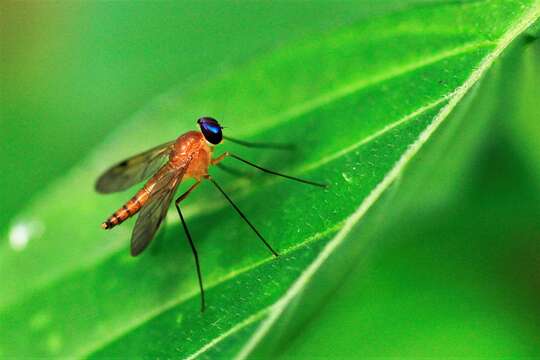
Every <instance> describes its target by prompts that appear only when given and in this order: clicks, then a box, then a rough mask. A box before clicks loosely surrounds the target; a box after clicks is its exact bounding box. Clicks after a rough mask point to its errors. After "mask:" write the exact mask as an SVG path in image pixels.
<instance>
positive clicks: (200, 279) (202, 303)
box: [174, 181, 205, 312]
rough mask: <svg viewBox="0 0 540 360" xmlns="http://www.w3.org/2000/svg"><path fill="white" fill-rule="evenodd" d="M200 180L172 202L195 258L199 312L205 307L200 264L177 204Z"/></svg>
mask: <svg viewBox="0 0 540 360" xmlns="http://www.w3.org/2000/svg"><path fill="white" fill-rule="evenodd" d="M200 183H201V182H200V181H197V182H196V183H195V184H193V185H191V187H190V188H189V189H188V190H187V191H186V192H185V193H183V194H182V195H180V197H178V199H176V201H175V202H174V205H175V206H176V210H178V215H179V216H180V220H181V221H182V226H183V227H184V232H185V233H186V238H187V240H188V243H189V246H191V251H192V252H193V258H194V259H195V267H196V268H197V278H198V279H199V289H200V291H201V312H203V311H204V308H205V301H204V287H203V281H202V275H201V266H200V265H199V255H198V254H197V249H196V248H195V244H194V243H193V239H192V238H191V234H190V233H189V229H188V227H187V224H186V221H185V220H184V216H183V215H182V211H180V206H179V205H178V204H179V203H180V202H181V201H182V200H184V199H185V198H187V197H188V195H189V194H190V193H191V192H192V191H193V190H195V188H197V186H199V184H200Z"/></svg>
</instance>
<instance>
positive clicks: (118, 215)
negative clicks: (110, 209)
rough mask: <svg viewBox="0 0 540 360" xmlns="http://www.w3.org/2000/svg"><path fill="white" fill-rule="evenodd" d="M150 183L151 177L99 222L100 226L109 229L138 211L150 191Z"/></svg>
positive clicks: (146, 199) (151, 181)
mask: <svg viewBox="0 0 540 360" xmlns="http://www.w3.org/2000/svg"><path fill="white" fill-rule="evenodd" d="M150 183H152V184H150ZM152 185H154V184H153V179H150V181H149V182H148V183H147V184H146V185H144V187H143V188H142V189H141V190H139V191H138V192H137V193H136V194H135V196H133V197H132V198H131V199H130V200H129V201H128V202H127V203H125V204H124V205H123V206H122V207H121V208H120V209H118V210H116V212H115V213H114V214H112V215H111V216H110V217H109V218H108V219H107V220H106V221H105V222H104V223H103V224H101V227H102V228H104V229H111V228H113V227H115V226H116V225H118V224H121V223H123V222H124V221H126V220H127V219H129V218H130V217H131V216H133V215H135V214H136V213H138V212H139V210H140V209H141V207H142V206H143V205H144V204H145V203H146V202H147V201H148V196H149V195H150V191H149V190H148V189H149V188H151V187H152Z"/></svg>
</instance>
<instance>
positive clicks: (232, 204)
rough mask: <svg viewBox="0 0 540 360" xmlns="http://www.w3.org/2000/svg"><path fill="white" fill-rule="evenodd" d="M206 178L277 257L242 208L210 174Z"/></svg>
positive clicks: (275, 253) (276, 255)
mask: <svg viewBox="0 0 540 360" xmlns="http://www.w3.org/2000/svg"><path fill="white" fill-rule="evenodd" d="M207 178H208V180H210V181H211V182H212V183H213V184H214V185H215V186H216V188H217V189H218V190H219V191H220V192H221V193H222V194H223V196H224V197H225V199H227V201H228V202H229V204H231V206H232V207H233V208H234V210H236V212H237V213H238V215H240V217H241V218H242V219H244V221H245V222H246V223H247V224H248V225H249V227H250V228H251V229H252V230H253V231H254V232H255V234H257V236H258V237H259V239H261V241H262V242H263V243H264V245H266V247H267V248H268V250H270V251H271V252H272V254H273V255H274V256H275V257H278V253H277V252H276V251H275V250H274V249H273V248H272V246H270V244H269V243H268V242H267V241H266V240H265V239H264V238H263V236H262V235H261V233H260V232H259V231H258V230H257V229H256V228H255V226H253V224H252V223H251V222H250V221H249V220H248V219H247V217H246V215H244V213H243V212H242V210H240V209H239V208H238V206H236V204H235V203H234V202H233V201H232V199H231V198H230V197H229V195H227V194H226V193H225V191H224V190H223V189H222V188H221V186H219V185H218V183H217V182H216V181H215V180H214V179H213V178H212V177H210V176H208V177H207Z"/></svg>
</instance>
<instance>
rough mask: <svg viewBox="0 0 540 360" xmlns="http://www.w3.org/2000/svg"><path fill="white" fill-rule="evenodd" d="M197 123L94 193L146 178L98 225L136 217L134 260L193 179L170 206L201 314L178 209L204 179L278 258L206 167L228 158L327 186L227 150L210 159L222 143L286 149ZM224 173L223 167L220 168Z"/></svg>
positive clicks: (110, 175)
mask: <svg viewBox="0 0 540 360" xmlns="http://www.w3.org/2000/svg"><path fill="white" fill-rule="evenodd" d="M197 123H198V125H199V128H200V131H189V132H187V133H185V134H183V135H181V136H180V137H178V138H177V139H176V140H174V141H170V142H167V143H165V144H162V145H159V146H156V147H154V148H152V149H150V150H147V151H145V152H143V153H141V154H138V155H135V156H133V157H131V158H129V159H126V160H124V161H122V162H120V163H118V164H117V165H115V166H113V167H111V168H110V169H109V170H107V171H106V172H105V173H104V174H103V175H101V176H100V177H99V178H98V180H97V182H96V190H97V191H98V192H99V193H105V194H106V193H113V192H117V191H123V190H126V189H128V188H129V187H131V186H133V185H135V184H137V183H139V182H141V181H143V180H146V179H148V178H149V180H148V181H147V182H146V183H145V184H144V186H143V187H142V188H141V189H140V190H139V191H138V192H137V193H136V194H135V195H134V196H133V197H132V198H131V199H130V200H129V201H128V202H126V203H125V204H124V205H122V207H121V208H120V209H118V210H117V211H116V212H115V213H114V214H112V215H111V216H110V217H109V218H108V219H107V220H105V222H103V223H102V224H101V227H102V228H103V229H106V230H109V229H112V228H113V227H115V226H117V225H119V224H121V223H122V222H124V221H125V220H127V219H128V218H130V217H132V216H134V215H135V214H137V213H139V217H138V218H137V221H136V223H135V228H134V229H133V234H132V237H131V255H132V256H137V255H139V254H140V253H141V252H142V251H143V250H144V249H146V247H147V246H148V244H149V243H150V241H152V239H153V238H154V236H155V234H156V232H157V230H158V229H159V226H160V225H161V223H162V221H163V219H164V218H165V216H166V215H167V210H168V209H169V205H170V203H171V202H172V200H173V197H174V194H175V192H176V189H177V187H178V185H179V184H180V183H181V182H182V181H183V180H186V179H194V180H195V183H194V184H193V185H191V187H190V188H189V189H188V190H187V191H186V192H185V193H183V194H182V195H180V196H179V197H178V198H177V199H176V200H175V201H174V204H175V206H176V210H177V211H178V216H179V217H180V220H181V221H182V226H183V228H184V232H185V234H186V238H187V241H188V243H189V245H190V247H191V250H192V252H193V257H194V260H195V267H196V269H197V278H198V281H199V289H200V293H201V311H204V308H205V299H204V287H203V280H202V275H201V268H200V264H199V256H198V254H197V249H196V247H195V244H194V243H193V239H192V238H191V234H190V232H189V229H188V227H187V224H186V221H185V220H184V216H183V215H182V211H181V210H180V203H181V202H182V201H183V200H185V199H186V198H187V197H188V196H189V194H191V192H192V191H193V190H195V189H196V188H197V187H198V186H199V185H200V184H201V182H202V181H203V180H209V181H210V182H211V183H212V184H214V186H215V187H216V188H217V190H219V192H220V193H221V194H222V195H223V196H224V197H225V199H226V200H227V201H228V202H229V204H230V205H231V206H232V207H233V208H234V209H235V210H236V212H237V213H238V215H240V217H241V218H242V219H243V220H244V221H245V222H246V224H247V225H248V226H249V227H250V228H251V229H252V230H253V231H254V232H255V234H256V235H257V237H258V238H259V239H260V240H261V241H262V242H263V243H264V245H265V246H266V247H267V248H268V250H269V251H270V252H271V253H272V254H273V255H274V256H275V257H277V256H278V253H277V252H276V251H275V250H274V249H273V248H272V246H271V245H270V244H269V243H268V242H267V241H266V239H265V238H264V237H263V236H262V235H261V233H260V232H259V231H258V230H257V229H256V228H255V226H254V225H253V224H252V223H251V222H250V221H249V220H248V219H247V217H246V216H245V215H244V213H243V212H242V211H241V210H240V209H239V208H238V206H236V204H235V203H234V202H233V200H232V199H231V198H230V197H229V196H228V195H227V194H226V193H225V191H224V190H223V188H222V187H221V186H220V185H219V184H218V183H217V182H216V180H215V179H214V178H213V177H211V176H210V175H209V174H208V168H209V167H210V166H211V165H217V166H221V164H220V163H221V162H222V161H223V160H224V159H226V158H233V159H236V160H238V161H241V162H243V163H244V164H247V165H250V166H252V167H254V168H256V169H258V170H260V171H263V172H265V173H268V174H272V175H277V176H281V177H284V178H287V179H290V180H295V181H298V182H301V183H304V184H309V185H314V186H318V187H323V188H324V187H326V185H325V184H320V183H317V182H313V181H310V180H305V179H300V178H297V177H294V176H289V175H285V174H281V173H278V172H275V171H272V170H268V169H265V168H263V167H261V166H259V165H256V164H254V163H252V162H250V161H248V160H245V159H243V158H241V157H239V156H237V155H235V154H233V153H231V152H228V151H227V152H224V153H223V154H221V155H219V156H217V157H214V158H213V157H212V153H213V150H214V146H215V145H218V144H220V143H222V142H223V139H226V140H229V141H231V142H235V143H238V144H240V145H243V146H247V147H259V148H278V149H287V148H288V146H286V145H278V144H266V143H252V142H247V141H242V140H237V139H233V138H230V137H227V136H223V133H222V129H223V127H221V126H220V125H219V123H218V121H217V120H216V119H214V118H211V117H202V118H200V119H199V120H197ZM224 169H226V168H225V167H224Z"/></svg>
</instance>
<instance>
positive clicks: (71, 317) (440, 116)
mask: <svg viewBox="0 0 540 360" xmlns="http://www.w3.org/2000/svg"><path fill="white" fill-rule="evenodd" d="M538 16H539V9H538V5H537V2H536V1H532V0H531V1H525V0H524V1H491V2H490V1H480V2H474V3H463V4H462V3H449V4H437V5H431V6H424V7H411V8H408V9H406V10H403V11H401V12H398V13H394V14H386V15H380V16H378V17H374V18H372V19H370V20H366V21H363V22H361V23H358V24H357V25H355V26H353V27H349V28H347V29H344V30H338V31H336V32H334V33H330V34H328V35H326V36H325V37H322V38H318V39H312V40H311V41H308V42H305V43H302V44H293V45H290V46H288V47H284V48H282V49H280V50H278V51H276V52H274V53H273V54H271V55H270V56H267V57H265V58H261V59H258V60H255V61H253V62H251V63H249V64H247V65H246V66H243V67H240V68H238V69H237V70H235V71H230V72H228V73H224V74H222V75H221V76H219V77H217V78H216V79H214V80H212V81H209V82H207V83H204V84H200V85H199V86H197V87H193V88H192V89H191V90H189V91H184V92H183V93H182V94H168V95H166V96H163V97H161V98H158V99H157V100H156V101H155V102H154V103H153V104H152V105H151V106H149V107H148V108H146V109H145V110H144V111H142V112H141V113H140V114H139V115H138V116H137V117H136V118H134V119H133V120H132V121H130V122H129V123H128V124H127V125H126V126H123V127H122V128H121V129H119V131H118V132H115V133H114V134H112V135H111V136H110V137H109V138H108V139H106V141H105V142H104V144H103V145H102V146H101V147H100V148H99V149H97V150H96V151H95V153H94V154H93V155H92V156H91V157H90V158H89V159H88V160H86V161H84V162H83V163H81V164H80V166H79V167H77V168H75V169H74V170H72V171H71V172H70V173H68V174H66V175H65V176H64V177H63V178H62V179H61V180H59V181H58V182H56V183H55V184H54V185H52V186H50V187H48V188H47V189H45V190H44V192H43V194H42V196H40V197H38V198H37V199H36V200H35V201H34V202H33V203H32V204H30V205H29V206H28V208H27V210H25V211H24V212H23V213H22V214H21V215H20V217H19V226H18V227H17V228H16V229H18V231H22V232H24V231H26V232H30V234H26V235H29V236H30V239H29V242H28V243H27V244H22V245H20V244H19V245H18V246H15V247H14V248H12V247H10V246H9V245H8V244H7V242H4V243H3V245H2V248H0V272H1V273H2V274H3V281H2V283H1V284H0V293H1V294H2V296H1V298H0V318H2V322H1V323H0V332H1V333H3V334H6V333H7V334H9V336H8V337H3V338H2V339H1V340H0V355H2V356H9V355H19V356H52V355H56V356H61V355H63V356H67V355H71V356H95V357H111V356H122V357H134V356H143V357H152V358H155V357H187V356H193V355H202V354H206V355H210V354H213V355H214V356H218V355H223V356H233V355H234V354H240V356H241V357H242V356H246V355H249V354H251V351H252V350H253V349H256V348H257V347H258V346H259V345H260V344H261V340H264V341H265V342H266V341H271V339H272V333H271V332H269V330H270V329H272V328H273V326H274V325H275V324H277V323H280V324H281V326H284V327H286V326H287V325H288V324H287V322H283V321H282V320H283V318H282V315H283V314H285V313H287V314H290V313H291V312H294V311H295V309H296V308H295V307H294V306H293V305H294V302H295V300H296V299H297V298H298V296H299V295H300V294H301V293H302V291H303V289H304V287H305V286H306V285H310V286H315V287H318V288H319V289H320V290H321V292H322V293H324V292H326V291H328V289H330V288H332V287H334V286H335V283H333V281H332V280H328V281H324V282H323V281H318V282H317V283H315V282H314V280H315V277H314V275H315V274H316V273H317V271H318V269H319V268H320V267H321V265H323V264H324V263H325V261H327V260H329V259H332V257H333V256H334V253H335V251H336V250H337V249H340V251H341V252H342V253H343V252H344V251H345V252H346V251H347V250H348V248H349V247H350V246H351V243H353V240H354V237H352V236H351V235H352V234H354V231H353V229H355V228H356V227H357V226H358V223H359V221H360V220H362V219H363V217H364V215H365V214H368V213H369V211H370V208H371V207H372V206H373V205H376V204H377V203H378V200H379V199H380V198H381V196H383V195H384V194H385V193H386V192H387V189H389V188H390V187H391V186H392V185H393V184H396V180H398V179H399V177H400V176H402V175H404V176H405V175H406V174H404V170H405V169H406V167H407V166H408V164H409V162H410V161H411V160H412V159H414V158H415V157H416V156H418V155H421V154H423V148H424V145H425V144H426V142H427V141H428V140H430V138H431V136H432V134H433V133H435V131H436V130H437V128H438V127H439V126H440V125H441V124H443V123H444V122H445V120H446V119H447V118H448V116H449V115H451V114H452V113H453V112H454V110H455V109H456V106H457V105H460V104H461V103H462V102H463V101H464V100H465V99H466V97H467V95H468V94H469V93H470V92H471V91H472V89H473V87H474V86H475V84H477V83H478V82H479V81H480V80H481V78H482V76H483V75H484V74H485V73H486V71H487V70H488V69H489V68H490V67H491V66H492V64H493V63H494V62H495V61H496V60H497V59H498V58H499V56H500V55H501V53H502V51H503V50H504V49H505V48H506V47H507V46H509V45H510V44H511V43H512V42H513V41H514V39H515V38H516V37H518V36H519V35H520V34H521V33H522V32H523V31H525V30H526V29H527V27H528V26H529V25H530V24H531V23H532V22H534V20H535V19H536V18H537V17H538ZM201 114H211V115H213V116H215V117H217V118H218V119H221V120H222V122H223V123H224V125H225V126H226V127H227V129H226V130H227V132H228V133H229V134H230V135H231V136H235V137H242V138H246V139H247V138H249V139H250V140H251V139H252V140H254V141H257V140H259V141H268V139H272V140H273V141H281V142H295V143H298V144H299V146H300V150H299V151H298V152H295V153H291V154H284V153H281V152H280V153H276V152H268V151H264V152H263V151H255V150H252V149H250V150H248V149H241V148H238V147H234V146H233V145H224V146H223V150H226V149H229V150H234V151H235V152H238V153H239V154H241V155H242V156H244V157H246V158H248V159H250V160H253V161H254V162H257V163H260V164H264V165H265V166H267V167H271V168H276V169H280V170H281V171H284V172H287V173H290V174H295V175H299V176H303V177H306V178H310V179H314V180H319V181H324V182H327V183H329V184H330V185H331V187H330V188H329V189H328V190H324V191H322V190H320V189H315V188H311V187H307V186H302V185H299V184H297V183H291V182H286V181H284V180H283V179H275V178H268V177H265V176H264V175H256V177H255V178H254V180H253V181H249V180H246V179H234V178H232V177H230V176H227V175H225V174H222V173H219V172H218V170H215V171H214V170H212V174H213V175H214V176H215V177H216V178H218V179H220V181H221V183H223V184H226V185H225V187H226V189H227V190H229V191H230V193H231V196H232V197H233V198H234V199H236V200H237V201H238V205H239V206H240V208H242V209H243V210H244V211H245V212H246V214H247V215H248V216H249V218H250V220H252V222H253V223H254V224H256V225H257V226H258V227H259V228H260V229H261V232H262V233H263V234H264V235H265V236H266V237H267V238H268V239H269V241H270V242H271V243H272V244H273V245H274V247H276V248H277V249H278V250H279V251H280V253H281V256H280V258H279V259H277V260H274V259H272V257H271V256H270V254H268V253H267V252H266V251H265V248H264V246H262V245H261V244H260V243H259V242H258V241H257V238H256V237H255V236H254V235H253V234H252V233H251V232H250V231H249V228H247V226H245V224H243V223H242V222H241V220H240V219H238V218H237V217H236V215H235V214H234V212H233V211H232V210H231V209H229V208H227V207H226V203H224V201H223V199H221V198H220V197H219V194H216V193H215V191H214V189H212V188H211V187H210V186H209V185H207V186H206V187H203V188H202V189H201V191H198V192H197V193H195V194H193V195H192V197H190V198H189V199H188V200H187V201H186V205H185V206H186V213H187V214H188V219H187V220H188V224H189V226H190V229H191V233H192V235H193V236H194V239H195V242H196V244H197V247H198V250H199V255H200V257H201V263H202V271H203V274H204V280H205V284H206V289H207V301H208V303H209V305H210V306H209V308H208V310H207V311H206V312H205V313H204V314H200V313H199V310H198V302H199V297H198V290H197V284H196V278H195V273H194V269H193V260H192V258H191V253H190V251H189V248H188V246H187V244H186V243H185V240H184V235H183V232H182V229H181V226H180V225H179V221H178V219H177V218H176V216H174V215H175V214H174V213H173V212H171V213H170V214H169V215H170V216H169V218H168V219H167V226H166V229H165V230H164V231H162V233H161V234H160V235H159V236H158V237H157V238H156V239H155V240H154V242H153V243H152V245H151V247H150V249H149V250H147V252H146V253H144V254H143V255H142V256H141V257H139V258H136V259H133V258H130V257H129V252H128V239H129V236H130V228H131V226H132V222H128V223H127V224H124V225H122V226H120V227H118V228H116V229H115V230H114V231H112V232H103V231H101V230H100V229H99V224H100V222H101V221H103V219H104V217H106V216H107V215H108V214H109V213H110V212H111V211H112V210H113V209H115V208H117V207H119V206H120V205H121V203H122V201H125V200H126V199H127V198H129V196H130V195H131V194H120V195H114V196H111V197H101V196H98V195H96V194H94V193H93V192H92V188H93V181H94V179H95V178H96V177H97V175H98V174H99V173H100V172H101V171H102V170H103V169H104V168H106V167H107V165H109V164H110V163H112V162H114V161H117V160H119V159H121V158H123V157H125V156H128V155H130V154H132V153H135V152H138V151H140V150H141V149H144V148H147V147H150V146H152V145H155V144H156V143H160V142H163V141H166V140H170V139H171V137H173V136H177V134H180V133H182V132H184V131H186V130H188V129H190V128H192V127H193V125H194V120H195V119H196V118H197V117H198V116H199V115H201ZM443 130H444V129H443ZM216 151H218V152H219V151H220V150H219V148H217V149H216ZM231 165H233V164H231ZM235 165H236V164H235ZM237 166H240V165H237ZM255 180H256V181H255ZM395 188H396V191H399V186H395ZM261 205H264V206H261ZM12 230H13V229H12ZM355 231H356V230H355ZM366 231H367V230H366ZM21 269H24V270H21ZM342 270H344V271H345V270H346V268H343V269H342ZM28 344H32V346H28Z"/></svg>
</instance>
